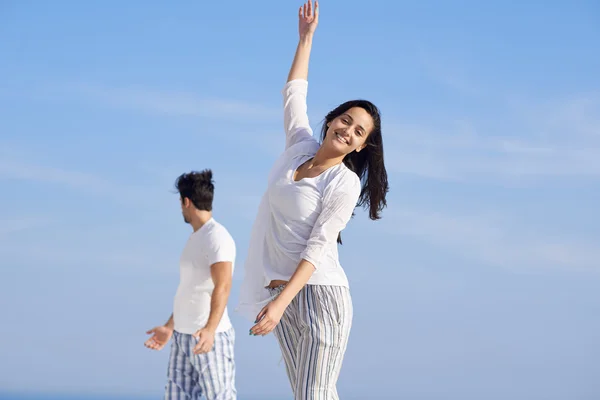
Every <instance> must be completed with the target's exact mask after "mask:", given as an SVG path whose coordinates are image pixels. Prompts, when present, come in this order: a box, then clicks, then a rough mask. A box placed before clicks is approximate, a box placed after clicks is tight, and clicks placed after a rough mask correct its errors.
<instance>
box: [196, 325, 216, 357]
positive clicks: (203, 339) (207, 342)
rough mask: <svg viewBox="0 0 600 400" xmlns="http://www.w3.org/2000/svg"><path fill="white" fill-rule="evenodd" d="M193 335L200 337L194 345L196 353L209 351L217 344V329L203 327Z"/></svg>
mask: <svg viewBox="0 0 600 400" xmlns="http://www.w3.org/2000/svg"><path fill="white" fill-rule="evenodd" d="M193 336H194V337H195V338H196V339H198V343H197V344H196V346H194V354H203V353H208V352H209V351H211V350H212V348H213V346H214V344H215V331H213V330H212V329H208V328H202V329H199V330H197V331H196V333H194V335H193Z"/></svg>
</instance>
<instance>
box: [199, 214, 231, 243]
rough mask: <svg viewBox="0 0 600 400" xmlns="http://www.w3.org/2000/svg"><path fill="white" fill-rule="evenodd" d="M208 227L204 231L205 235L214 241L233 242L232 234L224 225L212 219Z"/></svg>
mask: <svg viewBox="0 0 600 400" xmlns="http://www.w3.org/2000/svg"><path fill="white" fill-rule="evenodd" d="M208 228H209V229H208V230H207V231H206V237H207V238H208V239H209V240H210V241H211V242H215V243H222V242H232V243H234V240H233V236H231V233H229V230H228V229H227V228H225V226H224V225H222V224H221V223H219V222H218V221H216V220H214V219H213V220H212V223H211V225H210V226H209V227H208Z"/></svg>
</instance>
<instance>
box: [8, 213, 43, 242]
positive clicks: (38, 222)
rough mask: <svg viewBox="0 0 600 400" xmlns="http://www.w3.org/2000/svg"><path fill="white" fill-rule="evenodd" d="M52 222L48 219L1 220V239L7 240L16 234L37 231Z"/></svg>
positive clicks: (20, 218)
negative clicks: (31, 230)
mask: <svg viewBox="0 0 600 400" xmlns="http://www.w3.org/2000/svg"><path fill="white" fill-rule="evenodd" d="M51 222H52V219H51V218H48V217H43V216H41V217H34V216H25V217H11V218H3V219H0V239H5V238H7V237H9V236H11V235H13V234H15V233H18V232H22V231H27V230H30V229H36V228H39V227H40V226H44V225H48V224H49V223H51Z"/></svg>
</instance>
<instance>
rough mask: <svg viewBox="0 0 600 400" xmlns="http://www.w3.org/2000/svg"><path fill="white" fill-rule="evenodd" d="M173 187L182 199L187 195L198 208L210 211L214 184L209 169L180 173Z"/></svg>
mask: <svg viewBox="0 0 600 400" xmlns="http://www.w3.org/2000/svg"><path fill="white" fill-rule="evenodd" d="M175 188H176V189H177V191H178V192H179V195H180V196H181V200H182V201H183V199H185V198H186V197H187V198H188V199H190V201H191V202H192V203H193V204H194V206H195V207H196V208H197V209H198V210H202V211H212V202H213V196H214V191H215V186H214V184H213V180H212V171H211V170H210V169H205V170H203V171H200V172H197V171H192V172H189V173H185V174H182V175H180V176H179V177H178V178H177V180H176V181H175Z"/></svg>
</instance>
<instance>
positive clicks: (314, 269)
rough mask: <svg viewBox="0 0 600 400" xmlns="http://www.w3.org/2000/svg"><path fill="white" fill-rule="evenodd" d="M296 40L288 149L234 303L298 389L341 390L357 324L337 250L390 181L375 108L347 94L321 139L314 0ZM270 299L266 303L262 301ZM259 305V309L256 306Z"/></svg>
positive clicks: (330, 394)
mask: <svg viewBox="0 0 600 400" xmlns="http://www.w3.org/2000/svg"><path fill="white" fill-rule="evenodd" d="M299 19H300V24H299V31H300V40H299V43H298V47H297V49H296V55H295V57H294V62H293V64H292V67H291V70H290V73H289V76H288V81H287V84H286V85H285V87H284V89H283V96H284V124H285V133H286V144H285V151H284V152H283V154H282V155H281V156H280V158H279V159H278V160H277V161H276V162H275V165H274V166H273V168H272V170H271V172H270V175H269V178H268V187H267V191H266V193H265V195H264V196H263V199H262V201H261V205H260V208H259V212H258V216H257V219H256V221H255V223H254V226H253V229H252V235H251V240H250V248H249V251H248V257H247V260H246V263H245V277H244V282H243V284H242V291H241V295H240V304H239V307H238V311H240V312H242V313H243V314H245V315H246V316H247V317H249V318H253V319H254V318H255V323H256V325H254V326H253V327H252V328H251V329H250V334H251V335H266V334H268V333H269V332H271V331H273V330H274V331H275V336H276V337H277V339H278V341H279V344H280V347H281V351H282V353H283V357H284V359H285V365H286V369H287V373H288V377H289V379H290V383H291V386H292V389H293V391H294V394H295V398H296V399H313V398H319V399H337V398H338V396H337V391H336V382H337V378H338V375H339V372H340V368H341V364H342V359H343V357H344V353H345V350H346V343H347V340H348V336H349V333H350V327H351V324H352V301H351V298H350V292H349V289H348V279H347V278H346V275H345V273H344V270H343V269H342V267H341V265H340V263H339V260H338V252H337V243H336V239H338V240H337V241H339V242H340V243H341V240H340V236H339V233H340V232H341V231H342V230H343V229H344V227H345V226H346V224H347V223H348V221H349V220H350V218H351V217H352V214H353V211H354V208H355V207H356V206H357V205H362V206H365V207H367V208H369V210H370V218H371V219H378V218H379V213H380V211H381V210H382V209H383V207H385V205H386V200H385V196H386V193H387V191H388V183H387V174H386V171H385V166H384V162H383V144H382V139H381V125H380V117H379V111H378V110H377V108H376V107H375V106H374V105H373V104H372V103H370V102H368V101H364V100H355V101H349V102H346V103H344V104H342V105H340V106H339V107H337V108H336V109H335V110H333V111H331V112H330V113H329V114H328V115H327V117H326V118H325V123H324V124H323V128H322V143H321V144H319V143H318V142H317V141H316V140H315V139H313V137H312V130H311V128H310V126H309V122H308V116H307V113H306V110H307V106H306V95H307V86H308V82H307V78H308V64H309V57H310V51H311V45H312V39H313V34H314V32H315V29H316V27H317V24H318V20H319V11H318V3H315V8H314V11H313V5H312V1H311V0H309V1H308V2H307V3H306V4H304V6H303V7H301V8H300V15H299ZM265 303H268V304H266V306H265V307H264V308H262V310H261V309H260V306H261V305H263V304H265ZM259 310H260V312H259Z"/></svg>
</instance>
